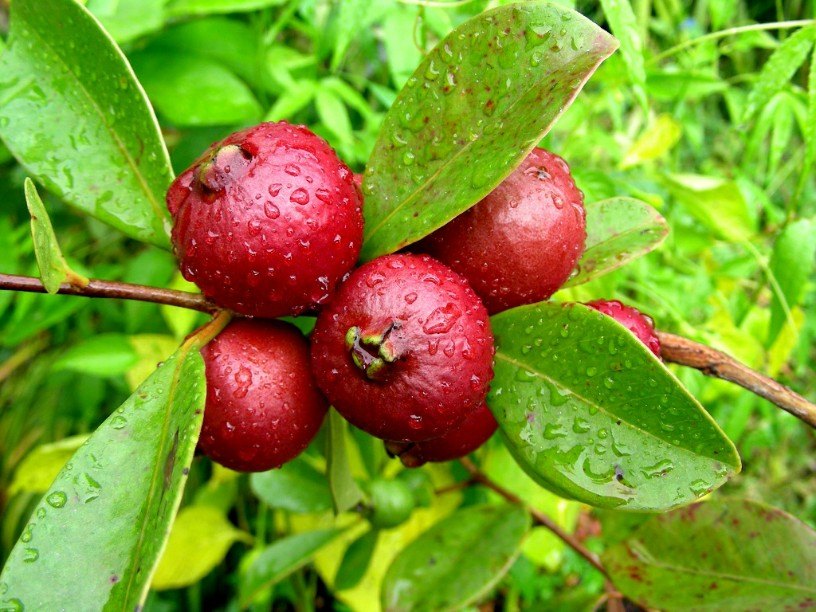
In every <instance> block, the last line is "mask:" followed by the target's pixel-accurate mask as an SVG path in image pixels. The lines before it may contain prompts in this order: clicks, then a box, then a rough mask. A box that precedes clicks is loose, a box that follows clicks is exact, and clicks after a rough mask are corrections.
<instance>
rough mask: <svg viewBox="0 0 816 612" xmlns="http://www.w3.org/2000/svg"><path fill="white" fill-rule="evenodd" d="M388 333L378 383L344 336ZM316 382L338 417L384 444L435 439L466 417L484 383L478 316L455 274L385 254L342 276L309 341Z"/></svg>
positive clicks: (481, 310)
mask: <svg viewBox="0 0 816 612" xmlns="http://www.w3.org/2000/svg"><path fill="white" fill-rule="evenodd" d="M355 327H356V328H358V329H359V330H360V331H361V333H362V334H363V335H369V334H371V335H377V334H383V333H384V332H386V331H388V330H389V329H390V330H391V331H390V332H389V333H388V336H387V338H388V343H389V346H390V348H391V350H392V353H393V355H394V356H395V361H394V362H393V363H390V364H388V365H387V366H386V367H385V369H384V371H383V372H382V377H381V378H380V379H378V380H371V379H369V378H368V377H367V376H366V374H365V373H364V372H363V371H362V370H361V369H360V368H359V367H357V366H356V365H355V363H354V361H353V360H352V351H350V350H349V349H348V348H347V345H346V334H347V331H348V330H349V329H350V328H355ZM311 342H312V370H313V372H314V374H315V378H316V380H317V384H318V386H319V387H320V389H321V390H322V391H323V393H325V394H326V397H327V398H328V399H329V401H330V402H331V404H332V406H334V407H335V408H336V409H337V410H338V412H340V414H342V415H343V416H344V417H345V418H346V419H348V420H349V421H350V422H351V423H353V424H354V425H356V426H357V427H359V428H360V429H362V430H364V431H367V432H368V433H370V434H372V435H374V436H376V437H379V438H383V439H385V440H400V441H410V442H418V441H420V440H427V439H429V438H433V437H436V436H439V435H440V434H442V433H443V432H445V431H447V430H449V429H450V428H451V427H453V426H454V425H456V424H458V423H460V422H461V421H462V420H464V419H465V418H466V417H467V416H468V415H469V414H471V413H472V412H473V411H474V410H475V409H476V408H477V407H478V406H479V404H481V403H482V401H483V400H484V398H485V396H486V394H487V391H488V388H489V383H490V380H491V379H492V378H493V352H494V349H493V333H492V332H491V330H490V321H489V319H488V315H487V311H486V310H485V307H484V306H483V305H482V302H481V301H480V300H479V298H478V296H476V294H475V293H474V292H473V290H472V289H471V288H470V286H469V285H468V284H467V281H465V280H464V279H463V278H462V277H461V276H459V275H458V274H456V273H455V272H453V271H452V270H451V269H450V268H448V267H447V266H444V265H442V264H441V263H439V262H437V261H435V260H434V259H431V258H430V257H427V256H425V255H411V254H398V255H387V256H384V257H380V258H378V259H375V260H374V261H371V262H369V263H367V264H365V265H364V266H362V267H360V268H358V269H357V270H355V271H354V272H352V274H351V276H350V277H349V278H348V280H347V281H345V282H344V283H343V284H342V285H341V286H340V289H339V291H338V293H337V294H336V295H335V296H334V297H333V298H332V300H331V301H330V302H329V304H328V305H327V306H326V307H325V308H324V309H323V311H322V312H321V313H320V315H319V316H318V318H317V325H316V327H315V330H314V332H313V333H312V337H311Z"/></svg>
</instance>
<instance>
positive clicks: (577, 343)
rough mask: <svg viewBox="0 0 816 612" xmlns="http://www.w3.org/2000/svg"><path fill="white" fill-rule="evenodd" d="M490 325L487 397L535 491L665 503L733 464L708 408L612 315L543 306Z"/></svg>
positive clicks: (636, 505)
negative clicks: (536, 486)
mask: <svg viewBox="0 0 816 612" xmlns="http://www.w3.org/2000/svg"><path fill="white" fill-rule="evenodd" d="M491 325H492V327H493V333H494V336H495V341H496V362H495V367H494V371H495V377H494V379H493V383H492V385H491V389H490V394H489V396H488V404H489V405H490V407H491V409H492V410H493V414H494V415H495V416H496V419H497V420H498V421H499V424H500V426H501V430H502V433H503V434H504V436H505V440H506V441H507V445H508V448H509V449H510V451H511V453H513V456H514V457H515V458H516V461H518V462H519V464H520V465H521V466H522V467H523V468H524V470H525V471H526V472H527V473H528V474H529V475H530V476H531V477H532V478H533V479H534V480H536V481H537V482H538V483H539V484H541V485H542V486H544V487H547V488H548V489H550V490H551V491H553V492H554V493H558V494H559V495H561V496H563V497H569V498H573V499H576V500H578V501H582V502H585V503H588V504H592V505H594V506H599V507H618V508H621V509H626V510H665V509H668V508H672V507H674V506H678V505H681V504H684V503H688V502H690V501H693V500H695V499H697V498H698V497H701V496H703V495H705V494H707V493H709V492H710V491H712V490H713V489H715V488H716V487H718V486H720V485H722V484H723V483H724V482H725V480H726V479H727V478H728V476H729V475H731V474H733V473H734V472H736V471H739V469H740V460H739V456H738V455H737V452H736V449H735V448H734V446H733V444H731V442H730V440H728V439H727V438H726V437H725V435H724V434H723V433H722V431H721V430H720V428H719V427H718V426H717V424H716V423H715V422H714V421H713V420H712V419H711V417H710V416H709V415H708V413H706V412H705V411H704V410H703V409H702V407H701V406H700V404H699V403H698V402H697V400H696V399H694V397H693V396H692V395H691V394H690V393H689V392H688V391H686V389H685V388H684V387H683V386H682V385H681V384H680V383H679V381H678V380H677V379H676V378H675V377H674V375H673V374H672V373H671V372H670V371H669V370H668V369H667V368H666V367H665V366H664V365H663V364H662V363H661V362H660V361H659V360H658V359H657V358H656V357H655V356H654V355H653V354H652V352H651V351H650V350H649V349H647V348H646V347H645V346H644V345H643V344H642V343H641V342H640V341H639V340H638V339H637V338H636V337H635V336H634V335H633V334H631V333H630V332H629V331H628V330H627V329H626V328H624V327H623V326H622V325H620V324H619V323H617V322H616V321H615V320H614V319H612V318H611V317H607V316H605V315H603V314H601V313H599V312H597V311H595V310H593V309H591V308H588V307H586V306H583V305H580V304H555V303H549V302H542V303H540V304H533V305H531V306H524V307H521V308H515V309H513V310H508V311H506V312H503V313H501V314H499V315H496V316H495V317H492V319H491Z"/></svg>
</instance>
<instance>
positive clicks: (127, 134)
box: [0, 0, 173, 247]
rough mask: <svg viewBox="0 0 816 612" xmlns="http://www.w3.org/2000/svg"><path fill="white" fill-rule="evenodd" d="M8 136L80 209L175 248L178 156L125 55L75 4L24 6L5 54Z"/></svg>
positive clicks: (1, 117)
mask: <svg viewBox="0 0 816 612" xmlns="http://www.w3.org/2000/svg"><path fill="white" fill-rule="evenodd" d="M0 137H2V138H3V140H4V141H5V143H6V145H7V146H8V148H9V149H10V150H11V152H12V153H13V154H14V156H15V157H16V158H17V159H18V160H19V161H20V163H21V164H22V165H23V166H24V167H25V168H26V170H27V171H28V172H29V173H30V174H32V175H33V176H35V177H36V179H37V181H38V182H40V183H42V184H43V185H44V186H45V187H46V188H47V189H48V190H49V191H51V192H53V193H55V194H57V195H59V196H60V197H61V198H62V199H63V200H65V201H66V202H67V203H69V204H71V205H72V206H76V207H77V208H79V209H80V210H82V211H84V212H86V213H88V214H90V215H92V216H94V217H96V218H98V219H100V220H102V221H104V222H105V223H108V224H110V225H112V226H114V227H116V228H117V229H119V230H120V231H122V232H124V233H125V234H127V235H128V236H132V237H134V238H137V239H139V240H143V241H145V242H150V243H153V244H156V245H159V246H164V247H166V246H168V245H169V240H168V232H167V226H168V220H169V214H168V213H167V210H166V207H165V205H164V193H165V191H166V190H167V186H168V185H169V184H170V181H171V180H172V178H173V174H172V170H171V167H170V159H169V157H168V155H167V149H166V148H165V146H164V142H163V141H162V138H161V134H160V132H159V127H158V124H157V123H156V118H155V116H154V115H153V111H152V110H151V108H150V106H149V104H148V102H147V97H146V96H145V94H144V91H143V90H142V88H141V86H140V85H139V83H138V82H137V81H136V78H135V76H134V75H133V72H132V70H131V69H130V66H129V65H128V64H127V61H126V60H125V57H124V56H123V55H122V53H121V51H120V50H119V49H118V48H117V47H116V45H115V44H114V43H113V41H112V40H111V39H110V38H109V37H108V36H107V34H106V33H105V32H104V31H103V30H102V29H101V28H100V27H99V24H98V23H97V22H96V20H95V19H94V18H93V17H92V16H91V15H90V14H89V13H88V12H87V11H86V10H85V9H84V8H83V7H82V6H81V5H80V4H79V3H77V2H75V1H74V0H15V1H14V6H13V7H12V9H11V31H10V35H9V46H8V49H7V50H6V51H5V52H4V53H3V54H2V56H0Z"/></svg>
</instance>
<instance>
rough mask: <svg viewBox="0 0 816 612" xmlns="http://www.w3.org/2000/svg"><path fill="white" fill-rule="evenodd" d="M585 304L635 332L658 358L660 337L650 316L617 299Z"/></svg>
mask: <svg viewBox="0 0 816 612" xmlns="http://www.w3.org/2000/svg"><path fill="white" fill-rule="evenodd" d="M586 305H587V306H589V307H590V308H594V309H595V310H598V311H600V312H602V313H604V314H605V315H608V316H610V317H612V318H613V319H615V320H616V321H617V322H618V323H620V324H621V325H623V326H624V327H625V328H626V329H628V330H629V331H630V332H632V333H633V334H635V336H637V339H638V340H640V341H641V342H642V343H643V344H645V345H646V347H647V348H648V349H649V350H650V351H652V352H653V353H654V354H655V355H656V356H657V357H658V358H659V357H660V339H659V338H658V337H657V334H656V333H655V328H654V321H653V320H652V318H651V317H649V316H647V315H644V314H643V313H642V312H640V311H639V310H638V309H637V308H633V307H632V306H626V305H625V304H622V303H621V302H619V301H617V300H595V301H594V302H587V304H586Z"/></svg>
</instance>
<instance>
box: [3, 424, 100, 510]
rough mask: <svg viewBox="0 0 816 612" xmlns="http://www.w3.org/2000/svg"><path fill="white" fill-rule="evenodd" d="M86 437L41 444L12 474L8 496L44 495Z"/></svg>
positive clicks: (74, 437)
mask: <svg viewBox="0 0 816 612" xmlns="http://www.w3.org/2000/svg"><path fill="white" fill-rule="evenodd" d="M87 439H88V436H84V435H83V436H72V437H70V438H64V439H62V440H59V441H57V442H51V443H50V444H42V445H40V446H38V447H37V448H35V449H34V450H33V451H31V452H30V453H29V454H28V455H26V457H25V459H23V460H22V461H21V462H20V465H19V466H17V469H16V470H15V472H14V480H12V481H11V485H9V489H8V493H9V495H14V494H15V493H18V492H21V491H22V492H26V493H44V492H45V491H47V490H48V487H50V486H51V483H52V482H54V479H55V478H56V477H57V474H59V473H60V470H61V469H62V468H63V466H64V465H65V464H66V463H68V460H69V459H70V458H71V456H72V455H73V454H74V453H75V452H76V450H77V449H78V448H79V447H80V446H82V444H83V443H84V442H85V440H87Z"/></svg>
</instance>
